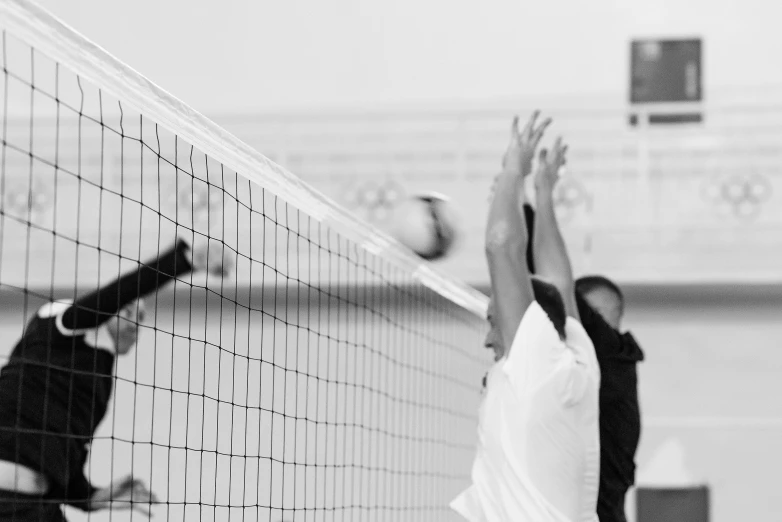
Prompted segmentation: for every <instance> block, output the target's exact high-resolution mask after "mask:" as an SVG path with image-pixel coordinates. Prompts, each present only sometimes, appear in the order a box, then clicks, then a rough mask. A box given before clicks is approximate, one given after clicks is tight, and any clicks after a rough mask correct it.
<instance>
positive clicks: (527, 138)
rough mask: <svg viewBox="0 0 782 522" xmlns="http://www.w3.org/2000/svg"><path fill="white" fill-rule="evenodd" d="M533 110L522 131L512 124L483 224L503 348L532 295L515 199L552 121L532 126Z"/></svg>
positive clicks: (515, 122) (524, 234)
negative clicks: (486, 216)
mask: <svg viewBox="0 0 782 522" xmlns="http://www.w3.org/2000/svg"><path fill="white" fill-rule="evenodd" d="M536 119H537V113H535V114H534V115H533V116H532V118H530V120H529V122H528V123H527V125H526V126H525V128H524V130H523V131H522V132H519V129H518V118H514V120H513V125H512V127H511V140H510V144H509V145H508V150H507V151H506V153H505V157H504V159H503V171H502V173H501V174H500V175H499V176H498V177H497V180H496V184H495V187H494V196H493V199H492V202H491V205H490V208H489V219H488V223H487V226H486V259H487V261H488V265H489V276H490V278H491V287H492V295H493V298H494V306H495V312H494V313H495V316H496V321H497V326H498V328H499V331H500V335H501V336H502V341H503V342H502V344H503V346H504V348H505V351H506V353H505V354H503V355H507V351H508V350H509V349H510V347H511V346H512V344H513V338H514V337H515V335H516V331H517V330H518V328H519V324H520V322H521V319H522V317H523V316H524V313H525V312H526V311H527V308H529V305H530V304H531V303H532V301H533V300H534V294H533V292H532V284H531V283H530V279H529V272H528V270H527V264H526V260H525V255H526V254H525V252H526V248H527V231H526V227H525V226H521V227H519V214H518V204H519V203H518V202H519V198H520V197H523V193H524V188H523V184H524V178H525V176H527V175H528V174H529V173H530V172H531V170H532V158H533V157H534V154H535V148H536V147H537V144H538V143H539V141H540V138H541V137H542V135H543V131H544V130H545V128H546V126H548V124H549V123H550V122H549V120H546V121H544V122H543V123H541V124H540V125H538V126H535V122H536Z"/></svg>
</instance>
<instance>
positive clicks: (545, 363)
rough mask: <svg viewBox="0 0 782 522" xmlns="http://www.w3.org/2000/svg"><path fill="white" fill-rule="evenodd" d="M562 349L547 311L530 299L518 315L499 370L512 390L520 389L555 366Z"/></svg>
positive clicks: (543, 377) (540, 379)
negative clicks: (516, 328)
mask: <svg viewBox="0 0 782 522" xmlns="http://www.w3.org/2000/svg"><path fill="white" fill-rule="evenodd" d="M564 349H565V348H564V344H563V343H562V341H561V339H560V338H559V334H558V333H557V330H556V328H554V324H553V323H552V322H551V319H549V317H548V314H546V312H545V311H544V310H543V308H541V306H540V305H539V304H538V303H537V301H533V302H532V303H531V304H530V305H529V308H527V311H526V312H525V313H524V316H523V317H522V318H521V323H519V328H518V330H516V335H515V336H514V338H513V344H512V345H511V348H510V353H509V354H508V357H507V360H506V361H505V363H504V365H503V370H504V372H505V373H506V374H507V375H508V377H509V378H510V380H511V382H512V383H513V384H514V387H515V388H516V390H517V391H519V392H523V391H524V390H525V389H528V388H529V387H534V386H535V385H536V384H538V383H539V382H541V381H542V380H543V379H545V378H546V376H548V375H549V374H550V373H551V371H553V370H554V369H555V368H556V366H557V365H558V364H559V362H560V360H561V354H562V352H563V350H564Z"/></svg>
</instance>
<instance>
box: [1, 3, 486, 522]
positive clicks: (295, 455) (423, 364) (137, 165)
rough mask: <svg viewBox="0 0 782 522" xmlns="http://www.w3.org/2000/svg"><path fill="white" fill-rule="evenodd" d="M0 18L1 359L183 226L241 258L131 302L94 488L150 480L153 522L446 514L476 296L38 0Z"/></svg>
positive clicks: (458, 474) (476, 354) (479, 323)
mask: <svg viewBox="0 0 782 522" xmlns="http://www.w3.org/2000/svg"><path fill="white" fill-rule="evenodd" d="M0 28H2V53H0V54H1V55H2V69H3V78H2V81H1V82H0V98H1V99H2V101H1V102H0V103H2V108H1V109H0V111H1V112H0V118H1V119H2V131H1V132H2V156H0V192H1V193H2V201H1V203H2V205H1V206H0V300H2V302H3V306H2V313H1V314H0V321H1V322H0V331H1V332H2V333H0V339H2V341H1V343H2V346H0V364H3V365H4V364H6V363H7V361H8V358H9V354H10V353H11V351H12V349H13V348H14V345H15V344H16V343H17V341H18V339H20V338H21V336H22V335H23V333H24V328H25V324H26V323H27V321H28V320H29V319H30V318H31V317H33V316H34V315H35V314H36V312H37V311H38V310H39V309H40V308H41V306H43V305H44V304H46V303H47V302H51V301H56V300H61V299H75V298H77V297H78V296H80V295H83V294H84V293H88V292H90V291H92V290H95V289H96V288H99V287H100V286H101V285H105V284H106V283H108V282H110V281H112V280H115V279H116V278H118V277H120V276H122V275H123V274H125V273H128V272H130V271H133V270H136V269H138V267H139V266H140V263H143V262H146V261H147V260H149V259H154V258H155V256H157V255H159V254H160V253H161V252H162V251H163V250H165V249H167V248H169V247H170V246H172V245H174V244H175V242H176V241H177V240H178V239H183V240H185V241H187V242H188V243H190V244H195V243H198V242H206V241H211V244H210V248H215V245H216V247H217V248H220V249H222V250H223V252H227V253H228V257H229V258H231V259H232V261H233V264H234V265H235V266H234V269H233V272H232V274H231V275H229V276H227V277H224V278H216V277H212V276H206V275H203V274H198V273H193V274H187V275H181V276H179V277H178V278H176V279H175V280H174V281H173V282H172V283H170V284H168V285H166V286H165V287H164V288H163V289H161V290H159V291H158V292H157V293H156V294H153V295H151V296H149V297H148V298H147V299H146V303H147V307H148V309H149V310H150V312H151V313H150V314H149V316H148V317H147V318H146V319H145V320H143V321H142V322H141V323H140V324H139V326H140V329H139V332H140V333H139V338H138V342H137V345H136V347H135V349H134V350H133V351H132V352H130V353H129V354H128V355H125V356H121V357H118V358H117V363H116V370H115V377H114V383H113V384H114V392H113V396H112V399H111V401H110V406H109V410H108V413H107V415H106V417H105V418H104V419H103V421H102V422H101V424H100V425H99V427H98V429H97V431H96V433H95V436H94V437H93V439H92V442H91V450H90V458H89V460H88V462H87V465H86V468H85V474H86V476H87V477H88V478H89V479H90V480H91V482H92V483H93V484H94V485H96V486H99V487H100V486H106V485H108V484H109V482H110V481H111V480H112V479H113V478H117V477H119V476H121V475H126V474H129V473H130V474H132V475H134V476H135V477H137V478H140V479H142V480H143V481H145V482H146V483H148V485H149V486H150V489H151V490H152V491H153V492H154V493H155V494H156V495H157V496H158V497H159V498H160V502H159V503H156V504H154V505H153V506H152V510H153V514H155V515H156V516H159V517H161V518H162V519H165V520H243V521H251V520H268V521H282V520H285V521H300V520H301V521H304V520H307V521H310V520H313V521H315V520H317V521H321V520H355V521H362V522H364V521H372V520H378V521H381V520H382V521H386V520H389V521H390V520H405V521H415V520H421V521H424V520H426V521H432V520H451V519H452V515H451V514H450V512H449V509H448V507H447V506H448V502H449V501H450V500H451V499H452V498H453V496H454V495H455V494H457V493H458V492H459V491H460V490H461V489H462V488H463V487H464V486H465V484H466V482H467V481H468V479H469V469H470V462H471V459H472V456H473V451H474V433H475V429H474V427H475V424H476V415H477V407H478V403H479V401H480V389H481V379H482V377H483V374H484V371H485V369H486V367H487V366H488V363H489V354H488V353H487V351H484V350H482V349H481V346H482V341H483V336H484V333H485V326H484V320H483V316H484V313H485V306H486V301H485V298H484V297H483V296H482V295H480V294H478V293H476V292H475V291H473V290H472V289H470V288H469V287H467V286H466V285H462V284H461V283H459V282H457V281H454V280H451V279H449V278H448V277H446V276H443V275H441V274H439V273H438V272H437V271H435V270H433V269H431V268H430V267H429V266H428V265H427V264H425V263H422V262H421V261H420V260H419V259H417V258H415V257H414V256H413V255H412V254H411V253H409V252H408V251H406V250H405V249H403V248H401V247H400V246H399V245H398V244H396V243H395V242H394V241H393V240H391V239H390V238H389V237H387V236H385V235H384V234H382V233H380V232H378V231H376V230H374V229H372V228H371V227H369V226H367V225H366V224H364V223H363V222H362V220H361V219H359V218H357V217H355V216H353V215H351V214H350V213H348V212H346V211H345V210H343V209H342V208H341V207H339V206H338V205H335V204H333V203H332V202H331V201H330V200H329V199H328V198H326V197H324V196H322V195H320V194H319V193H318V192H317V191H315V190H313V189H312V188H310V187H309V186H307V185H306V184H305V183H303V182H302V181H300V180H299V179H298V178H296V177H295V176H294V175H292V174H290V173H289V172H287V171H285V170H284V169H283V168H282V167H280V166H278V165H276V164H274V163H272V162H271V161H269V160H267V159H266V158H265V157H264V156H262V155H261V154H260V153H258V152H256V151H254V150H252V149H251V148H249V147H247V146H246V145H244V144H243V143H242V142H240V141H239V140H237V139H236V138H234V137H233V136H231V135H230V134H229V133H227V132H225V131H224V130H222V129H221V128H219V127H218V126H216V125H215V124H213V123H212V122H210V121H209V120H207V119H206V118H204V117H203V116H201V115H200V114H198V113H197V112H195V111H194V110H192V109H191V108H189V107H187V106H186V105H185V104H183V103H181V102H179V101H178V100H177V99H176V98H174V97H173V96H170V95H169V94H167V93H165V92H164V91H162V90H161V89H159V88H157V87H156V86H155V85H154V84H152V83H151V82H149V81H148V80H146V79H145V78H143V77H142V76H140V75H139V74H137V73H135V72H134V71H133V70H132V69H130V68H129V67H127V66H126V65H124V64H122V63H121V62H119V61H118V60H116V59H115V58H113V57H112V56H110V55H109V54H107V53H106V52H104V51H103V50H101V49H100V48H99V47H97V46H96V45H93V44H91V43H90V42H88V41H86V40H85V39H84V38H82V37H81V36H79V35H78V34H76V33H75V32H73V31H72V30H70V29H69V28H68V27H66V26H65V25H63V24H62V23H60V22H59V21H58V20H56V19H55V18H53V17H52V16H51V15H49V14H48V13H47V12H45V11H44V10H42V9H40V8H39V7H37V6H36V5H35V4H32V3H29V2H26V1H22V0H2V1H0ZM224 94H227V95H230V93H229V92H226V93H224ZM69 400H73V399H72V398H70V399H69ZM42 429H45V426H44V428H42ZM66 435H67V434H66ZM55 500H56V499H55ZM67 509H68V511H67V514H68V517H69V520H74V521H76V520H87V519H89V520H125V519H130V518H131V517H134V518H138V514H132V513H131V512H129V511H122V510H106V511H95V512H90V513H88V514H87V513H84V512H80V511H78V510H74V509H72V508H67Z"/></svg>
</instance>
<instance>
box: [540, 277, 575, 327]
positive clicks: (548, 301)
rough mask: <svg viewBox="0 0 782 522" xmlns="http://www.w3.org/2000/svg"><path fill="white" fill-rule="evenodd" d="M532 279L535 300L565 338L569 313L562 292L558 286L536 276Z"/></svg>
mask: <svg viewBox="0 0 782 522" xmlns="http://www.w3.org/2000/svg"><path fill="white" fill-rule="evenodd" d="M531 280H532V292H533V294H534V295H535V301H537V302H538V304H539V305H540V307H541V308H543V311H544V312H546V315H548V318H549V319H550V320H551V322H552V324H553V325H554V329H555V330H556V331H557V333H558V334H559V336H560V337H561V338H562V339H564V338H565V337H566V335H565V322H566V321H567V313H566V312H565V302H564V301H563V300H562V294H560V293H559V290H557V287H556V286H554V285H552V284H550V283H546V282H545V281H541V280H540V279H537V278H535V277H533V278H531Z"/></svg>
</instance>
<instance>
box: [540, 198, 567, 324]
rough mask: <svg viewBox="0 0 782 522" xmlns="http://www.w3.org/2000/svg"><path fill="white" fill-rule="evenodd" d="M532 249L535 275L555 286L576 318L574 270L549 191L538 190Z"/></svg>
mask: <svg viewBox="0 0 782 522" xmlns="http://www.w3.org/2000/svg"><path fill="white" fill-rule="evenodd" d="M532 250H533V258H534V262H535V270H536V273H537V275H539V276H540V277H542V278H543V279H545V280H547V281H549V282H550V283H552V284H553V285H555V286H556V287H557V289H558V290H559V291H560V293H561V294H562V299H563V301H564V302H565V307H566V308H567V309H568V313H569V314H571V315H573V316H575V317H578V315H577V313H578V309H577V308H576V306H575V294H574V290H575V288H574V286H575V285H574V280H573V269H572V267H571V265H570V258H569V257H568V253H567V247H566V245H565V240H564V239H563V237H562V233H561V232H560V229H559V225H558V224H557V217H556V213H555V210H554V201H553V197H552V195H551V191H548V190H542V191H539V194H538V200H537V211H536V213H535V229H534V233H533V244H532Z"/></svg>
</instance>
